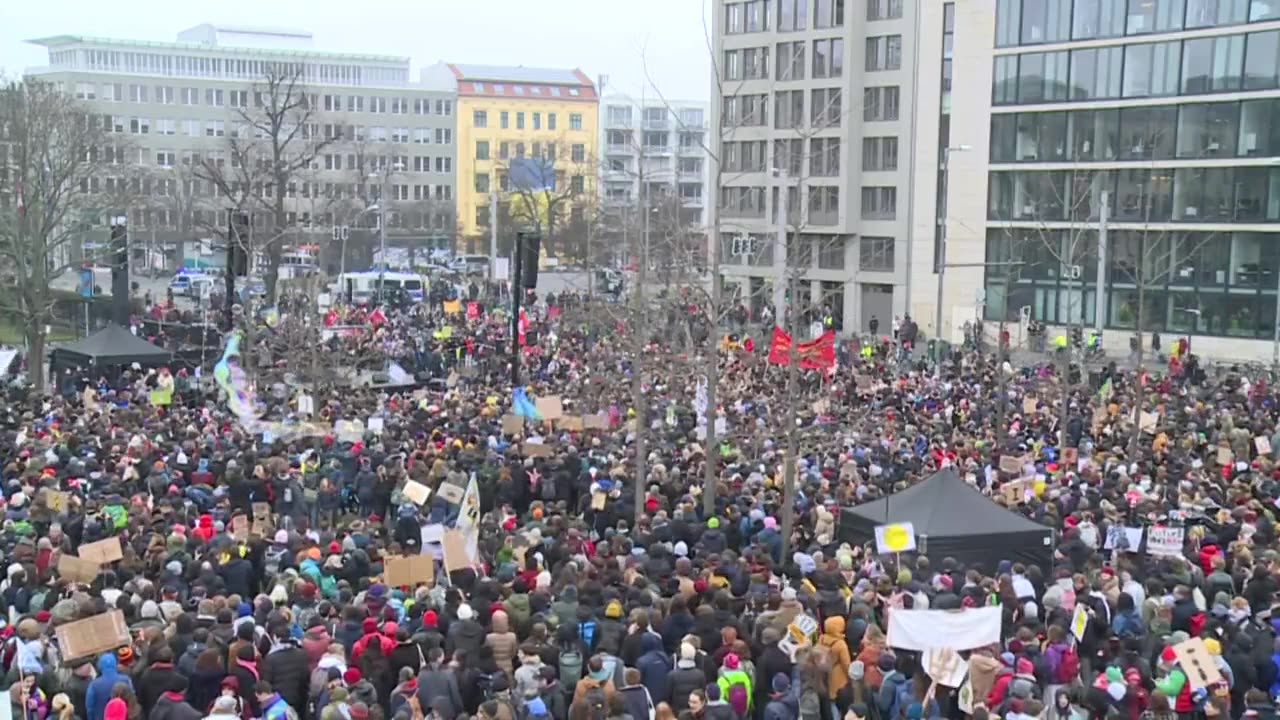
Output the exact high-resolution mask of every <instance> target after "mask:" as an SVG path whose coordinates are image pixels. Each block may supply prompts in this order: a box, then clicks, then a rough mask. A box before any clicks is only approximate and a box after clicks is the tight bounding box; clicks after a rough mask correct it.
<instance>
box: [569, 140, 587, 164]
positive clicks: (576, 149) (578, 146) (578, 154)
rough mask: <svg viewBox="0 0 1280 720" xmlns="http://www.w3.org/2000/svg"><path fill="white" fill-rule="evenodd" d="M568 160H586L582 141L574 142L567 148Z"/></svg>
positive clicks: (585, 149)
mask: <svg viewBox="0 0 1280 720" xmlns="http://www.w3.org/2000/svg"><path fill="white" fill-rule="evenodd" d="M569 160H570V161H572V162H576V163H581V162H586V161H587V146H586V145H583V144H582V143H574V144H573V145H572V146H570V148H569Z"/></svg>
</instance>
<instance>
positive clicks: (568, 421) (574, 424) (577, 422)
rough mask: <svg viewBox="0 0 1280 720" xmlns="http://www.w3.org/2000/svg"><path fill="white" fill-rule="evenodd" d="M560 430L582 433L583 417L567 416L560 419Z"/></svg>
mask: <svg viewBox="0 0 1280 720" xmlns="http://www.w3.org/2000/svg"><path fill="white" fill-rule="evenodd" d="M560 429H561V430H568V431H569V432H582V416H581V415H566V416H565V417H563V418H561V419H560Z"/></svg>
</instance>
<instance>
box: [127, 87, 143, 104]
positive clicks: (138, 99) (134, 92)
mask: <svg viewBox="0 0 1280 720" xmlns="http://www.w3.org/2000/svg"><path fill="white" fill-rule="evenodd" d="M146 101H147V86H146V85H130V86H129V102H135V103H144V102H146Z"/></svg>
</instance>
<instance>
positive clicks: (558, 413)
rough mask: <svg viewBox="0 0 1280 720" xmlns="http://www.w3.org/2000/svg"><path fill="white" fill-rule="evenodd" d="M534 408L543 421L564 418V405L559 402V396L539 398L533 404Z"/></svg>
mask: <svg viewBox="0 0 1280 720" xmlns="http://www.w3.org/2000/svg"><path fill="white" fill-rule="evenodd" d="M534 407H536V408H537V409H538V414H539V415H541V416H542V419H543V420H559V419H560V418H562V417H564V403H562V402H561V401H560V396H559V395H547V396H545V397H540V398H538V399H537V401H536V402H534Z"/></svg>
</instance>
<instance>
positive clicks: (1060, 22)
mask: <svg viewBox="0 0 1280 720" xmlns="http://www.w3.org/2000/svg"><path fill="white" fill-rule="evenodd" d="M1070 33H1071V0H1023V1H1022V44H1023V45H1034V44H1038V43H1048V42H1059V41H1062V40H1067V39H1069V38H1070V36H1071V35H1070Z"/></svg>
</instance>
